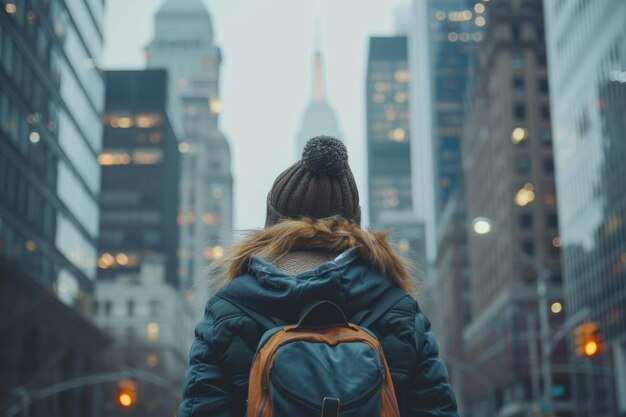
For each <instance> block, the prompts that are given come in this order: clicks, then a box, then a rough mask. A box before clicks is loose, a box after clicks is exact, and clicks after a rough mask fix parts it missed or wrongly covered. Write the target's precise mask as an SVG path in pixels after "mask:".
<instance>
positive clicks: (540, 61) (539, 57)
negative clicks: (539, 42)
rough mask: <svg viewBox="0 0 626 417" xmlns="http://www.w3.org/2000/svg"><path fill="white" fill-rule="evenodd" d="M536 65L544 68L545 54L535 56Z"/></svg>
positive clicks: (545, 62)
mask: <svg viewBox="0 0 626 417" xmlns="http://www.w3.org/2000/svg"><path fill="white" fill-rule="evenodd" d="M537 63H538V64H539V65H542V66H544V67H545V66H546V64H547V63H548V60H547V58H546V54H545V52H540V53H538V54H537Z"/></svg>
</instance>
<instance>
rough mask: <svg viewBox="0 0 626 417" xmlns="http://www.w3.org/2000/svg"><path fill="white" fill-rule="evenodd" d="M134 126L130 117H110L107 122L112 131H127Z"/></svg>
mask: <svg viewBox="0 0 626 417" xmlns="http://www.w3.org/2000/svg"><path fill="white" fill-rule="evenodd" d="M134 124H135V122H134V121H133V119H131V118H130V117H111V118H110V120H109V126H111V127H112V128H114V129H128V128H130V127H133V125H134Z"/></svg>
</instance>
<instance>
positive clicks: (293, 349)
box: [227, 288, 408, 417]
mask: <svg viewBox="0 0 626 417" xmlns="http://www.w3.org/2000/svg"><path fill="white" fill-rule="evenodd" d="M407 296H408V295H407V294H406V293H405V292H403V291H401V290H400V289H396V288H394V289H393V290H391V291H389V292H388V293H387V295H386V296H384V297H383V298H382V299H380V300H378V302H377V304H376V306H375V308H374V309H373V310H371V311H362V312H359V313H358V314H356V315H355V316H354V317H352V319H351V320H350V321H348V320H347V319H346V316H345V314H344V312H343V311H342V310H341V308H340V307H339V306H337V305H336V304H334V303H332V302H330V301H318V302H316V303H313V304H312V305H310V306H308V307H306V308H305V309H304V310H303V313H302V314H301V316H300V320H299V321H298V323H296V324H290V325H285V324H284V323H281V322H280V320H278V319H275V318H272V317H266V316H263V315H261V314H259V313H257V312H255V311H253V310H251V309H249V308H248V307H246V306H243V305H241V304H240V303H238V302H233V300H230V299H228V300H227V301H229V302H231V303H232V304H234V305H235V306H237V307H238V308H240V309H241V310H242V311H243V312H245V313H246V314H247V315H249V316H250V317H251V318H252V319H254V320H255V321H257V322H258V323H259V324H261V325H262V326H264V327H265V328H266V329H269V330H267V331H266V332H265V334H264V335H263V337H262V338H261V341H260V342H259V345H258V348H257V351H256V354H255V356H254V360H253V361H252V367H251V370H250V379H249V385H248V404H247V417H294V416H297V417H320V416H321V417H400V412H399V409H398V403H397V399H396V395H395V391H394V387H393V381H392V379H391V373H390V371H389V368H388V366H387V361H386V359H385V355H384V353H383V350H382V347H381V345H380V343H379V341H378V339H377V338H376V336H375V335H374V334H373V333H372V332H371V331H369V330H368V329H367V326H370V325H371V324H372V323H374V322H375V321H376V320H378V319H379V318H380V317H382V316H383V315H384V314H385V313H386V312H387V310H389V309H390V308H391V307H392V306H393V305H395V304H396V303H397V302H398V301H399V300H400V299H402V298H404V297H407ZM354 323H359V325H357V324H354Z"/></svg>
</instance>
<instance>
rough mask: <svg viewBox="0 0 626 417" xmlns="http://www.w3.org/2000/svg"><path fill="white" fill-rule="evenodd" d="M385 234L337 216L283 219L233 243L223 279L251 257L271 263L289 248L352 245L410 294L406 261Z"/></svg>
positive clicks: (323, 248)
mask: <svg viewBox="0 0 626 417" xmlns="http://www.w3.org/2000/svg"><path fill="white" fill-rule="evenodd" d="M387 237H388V233H387V232H371V231H366V230H363V229H361V227H359V226H358V225H357V224H355V223H352V222H349V221H348V220H346V219H344V218H342V217H340V216H334V217H329V218H326V219H321V220H315V219H311V218H304V219H300V220H286V221H283V222H280V223H278V224H276V225H274V226H272V227H268V228H266V229H263V230H260V231H257V232H255V233H253V234H252V235H251V236H249V237H248V238H247V239H245V240H243V241H242V242H239V243H238V244H236V245H234V246H233V248H232V249H231V251H230V253H229V254H228V255H227V256H226V261H225V266H226V268H225V271H224V279H225V280H226V281H227V282H228V281H230V280H233V279H236V278H237V277H239V276H241V275H243V274H245V273H247V272H248V267H249V262H250V260H251V259H252V258H253V257H257V258H261V259H263V260H265V261H267V262H270V263H273V262H276V261H278V260H280V259H281V258H282V257H283V256H285V255H286V254H288V253H289V252H292V251H302V250H307V251H322V252H328V253H341V252H345V251H347V250H349V249H352V248H354V249H356V251H357V252H358V254H359V258H360V259H361V261H363V262H364V263H365V264H367V265H369V266H370V267H371V268H372V269H374V270H376V271H378V272H380V273H381V274H382V275H384V276H385V277H387V278H389V279H391V280H392V281H393V282H394V283H395V284H396V285H397V286H398V287H400V288H401V289H403V290H404V291H406V292H408V293H412V292H413V289H414V285H412V281H413V280H412V278H411V273H410V271H411V268H410V266H409V263H408V261H407V260H405V259H404V258H402V257H401V256H400V255H399V254H398V253H397V252H395V251H394V250H393V248H392V246H391V244H390V243H389V241H388V239H387Z"/></svg>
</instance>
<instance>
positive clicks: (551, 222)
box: [546, 213, 559, 229]
mask: <svg viewBox="0 0 626 417" xmlns="http://www.w3.org/2000/svg"><path fill="white" fill-rule="evenodd" d="M546 225H547V226H548V228H550V229H556V228H558V227H559V219H558V217H557V215H556V213H549V214H548V215H547V216H546Z"/></svg>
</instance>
